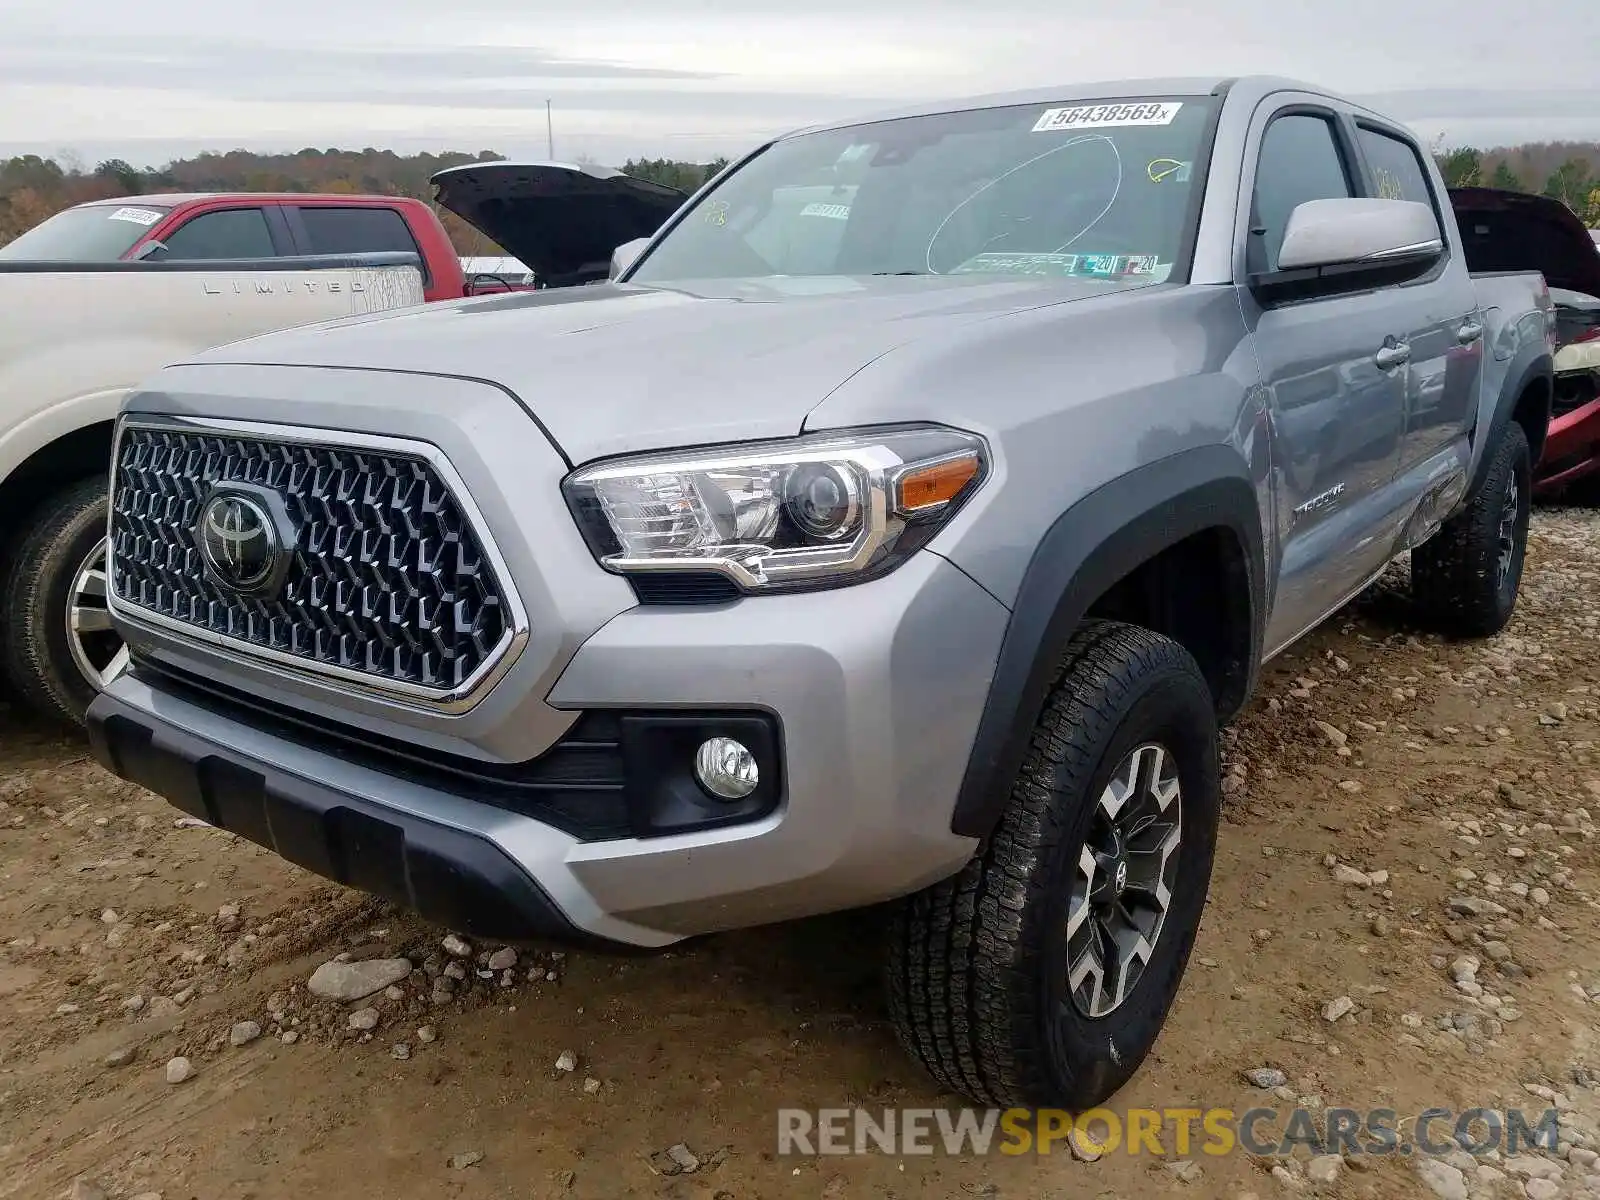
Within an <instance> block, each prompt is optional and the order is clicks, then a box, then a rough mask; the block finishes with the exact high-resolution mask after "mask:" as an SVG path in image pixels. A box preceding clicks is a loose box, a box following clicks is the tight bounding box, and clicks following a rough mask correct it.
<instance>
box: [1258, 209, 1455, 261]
mask: <svg viewBox="0 0 1600 1200" xmlns="http://www.w3.org/2000/svg"><path fill="white" fill-rule="evenodd" d="M1443 253H1444V238H1443V237H1442V236H1441V235H1440V233H1439V222H1438V221H1437V220H1436V219H1435V218H1434V215H1433V209H1431V208H1429V207H1428V206H1427V205H1426V204H1418V203H1417V202H1415V201H1413V200H1372V199H1343V200H1308V201H1307V202H1306V203H1304V204H1301V205H1298V206H1297V207H1296V208H1295V210H1294V211H1293V212H1292V213H1290V214H1289V226H1288V229H1287V230H1285V232H1284V235H1283V246H1282V248H1281V249H1280V250H1279V251H1278V270H1280V271H1304V270H1311V269H1320V268H1324V267H1342V266H1360V265H1368V264H1370V265H1374V266H1392V265H1394V264H1396V263H1412V264H1423V263H1427V264H1431V263H1433V262H1435V261H1437V260H1438V258H1439V256H1440V255H1442V254H1443Z"/></svg>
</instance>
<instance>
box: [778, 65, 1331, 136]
mask: <svg viewBox="0 0 1600 1200" xmlns="http://www.w3.org/2000/svg"><path fill="white" fill-rule="evenodd" d="M1224 87H1226V88H1228V89H1229V90H1230V91H1232V92H1251V93H1254V94H1255V95H1258V96H1263V95H1267V94H1268V93H1271V92H1279V91H1296V92H1310V93H1313V94H1315V95H1321V96H1330V97H1333V98H1335V99H1340V100H1344V99H1345V98H1344V97H1342V96H1338V95H1337V94H1336V93H1333V92H1330V91H1328V90H1327V89H1326V88H1322V87H1318V86H1316V85H1315V84H1311V83H1306V82H1304V81H1302V80H1298V79H1285V78H1280V77H1278V76H1275V75H1246V76H1240V77H1233V76H1224V75H1189V76H1168V77H1160V78H1150V79H1115V80H1100V81H1097V82H1095V81H1091V82H1077V83H1062V84H1057V85H1055V86H1054V87H1042V88H1028V89H1026V90H1023V91H1015V92H991V93H988V94H986V95H980V96H964V97H959V98H955V99H945V100H927V101H923V102H921V103H918V104H913V105H908V106H906V107H903V108H898V109H890V110H887V111H882V112H874V113H869V114H866V115H864V116H860V117H854V118H850V119H847V120H842V121H827V122H824V123H821V124H818V125H809V126H806V127H805V128H802V129H796V130H794V131H792V132H791V133H788V134H785V135H784V136H786V137H793V136H795V134H800V133H815V132H816V131H818V130H821V129H844V128H848V127H849V126H851V125H860V124H864V123H866V122H868V121H894V120H899V119H901V118H904V117H923V116H933V115H936V114H938V113H948V112H964V111H967V110H969V109H975V108H1004V107H1006V106H1008V105H1012V104H1051V103H1059V102H1061V101H1074V100H1077V101H1087V100H1124V99H1132V98H1134V97H1136V96H1137V97H1143V96H1209V95H1211V94H1212V93H1213V92H1215V91H1217V90H1218V89H1219V88H1224ZM1347 102H1348V101H1347Z"/></svg>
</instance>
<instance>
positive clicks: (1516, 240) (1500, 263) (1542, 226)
mask: <svg viewBox="0 0 1600 1200" xmlns="http://www.w3.org/2000/svg"><path fill="white" fill-rule="evenodd" d="M1450 204H1451V206H1452V207H1453V208H1454V209H1455V210H1456V221H1457V223H1458V224H1459V225H1460V226H1461V238H1462V241H1463V242H1464V243H1465V244H1466V250H1467V269H1468V270H1471V271H1538V272H1539V273H1540V274H1542V275H1543V276H1544V279H1545V282H1546V283H1548V284H1549V285H1550V286H1551V287H1553V288H1563V289H1565V290H1567V291H1572V292H1582V293H1584V294H1585V295H1588V296H1600V246H1596V245H1595V243H1594V239H1593V238H1592V237H1590V236H1589V230H1588V229H1587V228H1585V227H1584V224H1583V222H1582V221H1580V220H1579V219H1578V217H1577V215H1576V214H1575V213H1573V211H1572V210H1571V209H1570V208H1568V207H1567V206H1566V205H1565V204H1562V203H1561V201H1559V200H1552V199H1550V198H1549V197H1548V196H1530V195H1527V194H1525V193H1523V192H1503V191H1500V190H1498V189H1495V188H1452V189H1451V190H1450Z"/></svg>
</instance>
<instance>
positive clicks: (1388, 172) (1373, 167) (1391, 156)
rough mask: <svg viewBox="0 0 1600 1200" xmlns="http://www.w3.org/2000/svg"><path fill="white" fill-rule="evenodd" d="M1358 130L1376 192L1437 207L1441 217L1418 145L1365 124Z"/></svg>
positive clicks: (1381, 196) (1435, 208)
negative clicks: (1418, 151) (1418, 155)
mask: <svg viewBox="0 0 1600 1200" xmlns="http://www.w3.org/2000/svg"><path fill="white" fill-rule="evenodd" d="M1359 129H1360V132H1359V133H1358V134H1357V137H1358V138H1359V139H1360V142H1361V153H1362V154H1363V155H1364V156H1365V157H1366V160H1367V169H1368V170H1370V171H1371V172H1372V189H1373V195H1375V196H1378V197H1380V198H1382V199H1384V200H1414V201H1416V202H1417V203H1418V204H1426V205H1427V206H1428V207H1429V208H1432V209H1434V210H1435V211H1434V215H1435V216H1438V206H1437V205H1436V204H1435V203H1434V196H1433V189H1432V188H1431V187H1429V186H1428V175H1427V172H1426V171H1424V170H1423V168H1422V160H1421V159H1419V158H1418V157H1417V151H1416V148H1415V147H1413V146H1412V145H1411V144H1410V143H1408V142H1404V141H1401V140H1400V139H1399V138H1397V137H1394V136H1392V135H1390V134H1387V133H1383V132H1381V131H1380V130H1377V129H1370V128H1368V127H1367V126H1365V125H1362V126H1360V127H1359Z"/></svg>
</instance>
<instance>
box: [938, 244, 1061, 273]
mask: <svg viewBox="0 0 1600 1200" xmlns="http://www.w3.org/2000/svg"><path fill="white" fill-rule="evenodd" d="M1077 269H1078V256H1077V255H1076V254H1002V253H998V252H996V251H992V250H991V251H988V252H987V253H984V254H979V255H976V256H974V257H972V258H969V259H967V261H966V262H964V263H962V264H961V265H960V266H959V267H957V268H956V269H955V270H953V271H951V272H950V274H952V275H989V274H993V275H1073V274H1076V272H1077Z"/></svg>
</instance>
